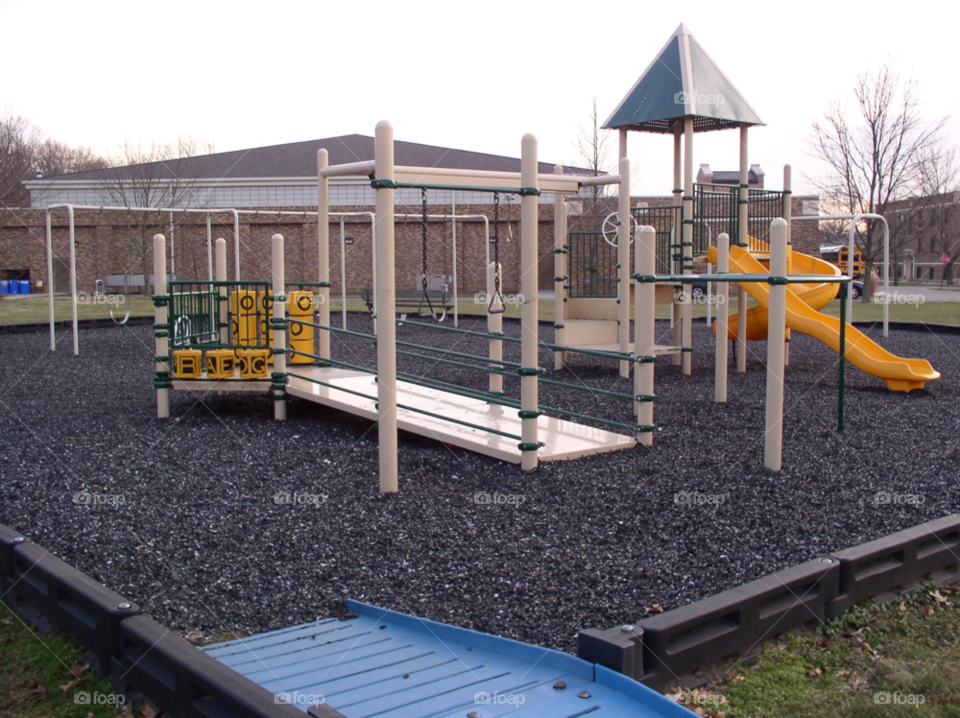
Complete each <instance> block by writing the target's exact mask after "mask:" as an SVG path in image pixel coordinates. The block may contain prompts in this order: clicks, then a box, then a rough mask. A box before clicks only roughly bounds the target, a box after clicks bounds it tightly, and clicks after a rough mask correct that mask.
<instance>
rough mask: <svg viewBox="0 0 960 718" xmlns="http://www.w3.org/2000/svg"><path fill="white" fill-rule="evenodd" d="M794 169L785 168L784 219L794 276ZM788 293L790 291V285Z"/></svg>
mask: <svg viewBox="0 0 960 718" xmlns="http://www.w3.org/2000/svg"><path fill="white" fill-rule="evenodd" d="M792 198H793V169H792V168H791V167H790V165H784V166H783V218H784V219H785V220H786V221H787V274H793V199H792ZM787 291H790V287H789V285H788V286H787ZM784 341H785V342H786V345H785V346H784V348H783V365H784V366H790V329H789V328H788V329H787V331H786V334H785V335H784Z"/></svg>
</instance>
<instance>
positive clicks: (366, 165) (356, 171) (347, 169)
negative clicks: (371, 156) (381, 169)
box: [319, 160, 376, 177]
mask: <svg viewBox="0 0 960 718" xmlns="http://www.w3.org/2000/svg"><path fill="white" fill-rule="evenodd" d="M375 166H376V165H375V163H374V161H373V160H367V161H365V162H348V163H347V164H343V165H332V166H330V167H321V168H320V170H319V174H320V176H321V177H343V176H345V175H367V176H369V175H372V174H373V170H374V167H375Z"/></svg>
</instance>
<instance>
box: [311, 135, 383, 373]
mask: <svg viewBox="0 0 960 718" xmlns="http://www.w3.org/2000/svg"><path fill="white" fill-rule="evenodd" d="M328 163H329V158H328V156H327V151H326V150H325V149H320V150H317V264H318V266H317V270H318V271H317V281H318V282H320V285H321V286H319V287H317V312H318V315H319V323H320V324H322V325H323V326H325V327H329V326H330V180H329V179H328V178H327V177H326V176H324V175H323V174H321V173H320V170H322V169H323V168H324V167H326V166H327V165H328ZM391 164H392V163H391ZM392 176H393V175H392V174H391V177H392ZM377 196H378V197H379V196H380V195H379V194H378V195H377ZM392 196H393V192H392V190H391V197H392ZM392 207H393V205H392V204H391V208H392ZM391 211H392V209H391ZM390 226H391V227H393V222H391V223H390ZM391 231H392V230H391ZM390 258H391V259H392V258H393V254H392V253H391V255H390ZM324 284H325V285H326V286H323V285H324ZM317 351H318V354H317V356H319V357H320V358H321V359H329V358H330V331H329V330H327V329H320V330H318V332H317Z"/></svg>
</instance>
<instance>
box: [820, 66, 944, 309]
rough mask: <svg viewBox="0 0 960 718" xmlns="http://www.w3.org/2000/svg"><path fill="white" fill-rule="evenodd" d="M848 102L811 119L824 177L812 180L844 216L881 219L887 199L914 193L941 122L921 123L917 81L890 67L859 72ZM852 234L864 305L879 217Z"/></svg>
mask: <svg viewBox="0 0 960 718" xmlns="http://www.w3.org/2000/svg"><path fill="white" fill-rule="evenodd" d="M853 97H854V110H853V111H852V112H848V110H847V107H846V105H845V104H844V103H842V102H840V101H839V100H837V99H834V100H833V101H831V103H830V106H829V108H828V109H827V111H826V112H825V113H824V115H823V117H822V118H820V119H818V120H815V121H814V122H813V127H812V135H811V136H810V138H809V140H808V143H809V146H810V150H811V152H812V154H813V155H814V156H815V157H817V158H818V159H820V160H822V161H823V162H824V163H825V164H826V166H827V167H828V168H829V172H828V173H827V174H826V175H825V176H823V177H820V178H811V179H813V181H814V182H815V184H817V186H818V187H819V189H820V191H821V192H822V193H823V194H824V195H826V197H827V198H828V200H831V201H833V202H835V203H836V204H838V205H839V206H841V207H843V209H844V210H845V213H849V214H857V213H861V212H864V213H865V212H870V213H875V214H886V212H887V210H888V209H889V208H890V205H891V204H892V203H893V202H897V201H899V200H902V199H905V198H908V197H911V196H916V195H917V194H918V190H919V188H920V169H919V167H920V160H921V158H922V157H923V156H924V154H925V153H927V152H929V151H931V150H933V149H934V148H937V147H938V146H940V145H941V143H942V142H943V128H944V125H945V122H946V118H943V119H939V120H935V121H932V122H930V121H926V120H924V119H923V117H922V116H921V112H920V109H921V107H920V102H919V99H918V97H917V88H916V82H915V81H914V80H912V79H910V80H907V81H905V82H904V81H901V79H900V76H899V75H898V74H897V72H896V71H895V70H894V69H893V67H892V66H891V65H890V64H889V62H888V63H887V64H885V65H884V66H883V67H881V68H879V69H878V70H876V71H875V72H865V73H863V74H861V75H859V76H858V77H857V80H856V83H855V84H854V87H853ZM858 229H860V230H861V231H860V232H858V235H857V244H858V246H859V247H860V249H861V250H862V251H863V255H864V260H865V264H866V267H865V269H866V272H865V274H866V276H865V277H864V292H863V301H872V299H873V292H874V289H875V287H874V281H873V268H874V265H875V264H876V263H877V262H878V261H879V260H880V259H881V258H882V253H883V233H882V229H881V228H880V221H879V220H865V221H864V222H863V224H862V226H861V227H860V228H858ZM892 239H893V238H892V237H891V240H892ZM894 253H895V254H896V253H897V249H896V248H895V249H894Z"/></svg>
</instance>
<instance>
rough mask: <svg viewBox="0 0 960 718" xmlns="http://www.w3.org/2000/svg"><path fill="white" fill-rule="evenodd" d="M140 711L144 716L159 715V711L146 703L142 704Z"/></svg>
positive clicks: (145, 717)
mask: <svg viewBox="0 0 960 718" xmlns="http://www.w3.org/2000/svg"><path fill="white" fill-rule="evenodd" d="M140 712H141V713H143V718H155V716H156V715H157V712H156V711H155V710H153V708H151V707H150V706H148V705H147V704H146V703H144V704H143V705H142V706H140Z"/></svg>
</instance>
